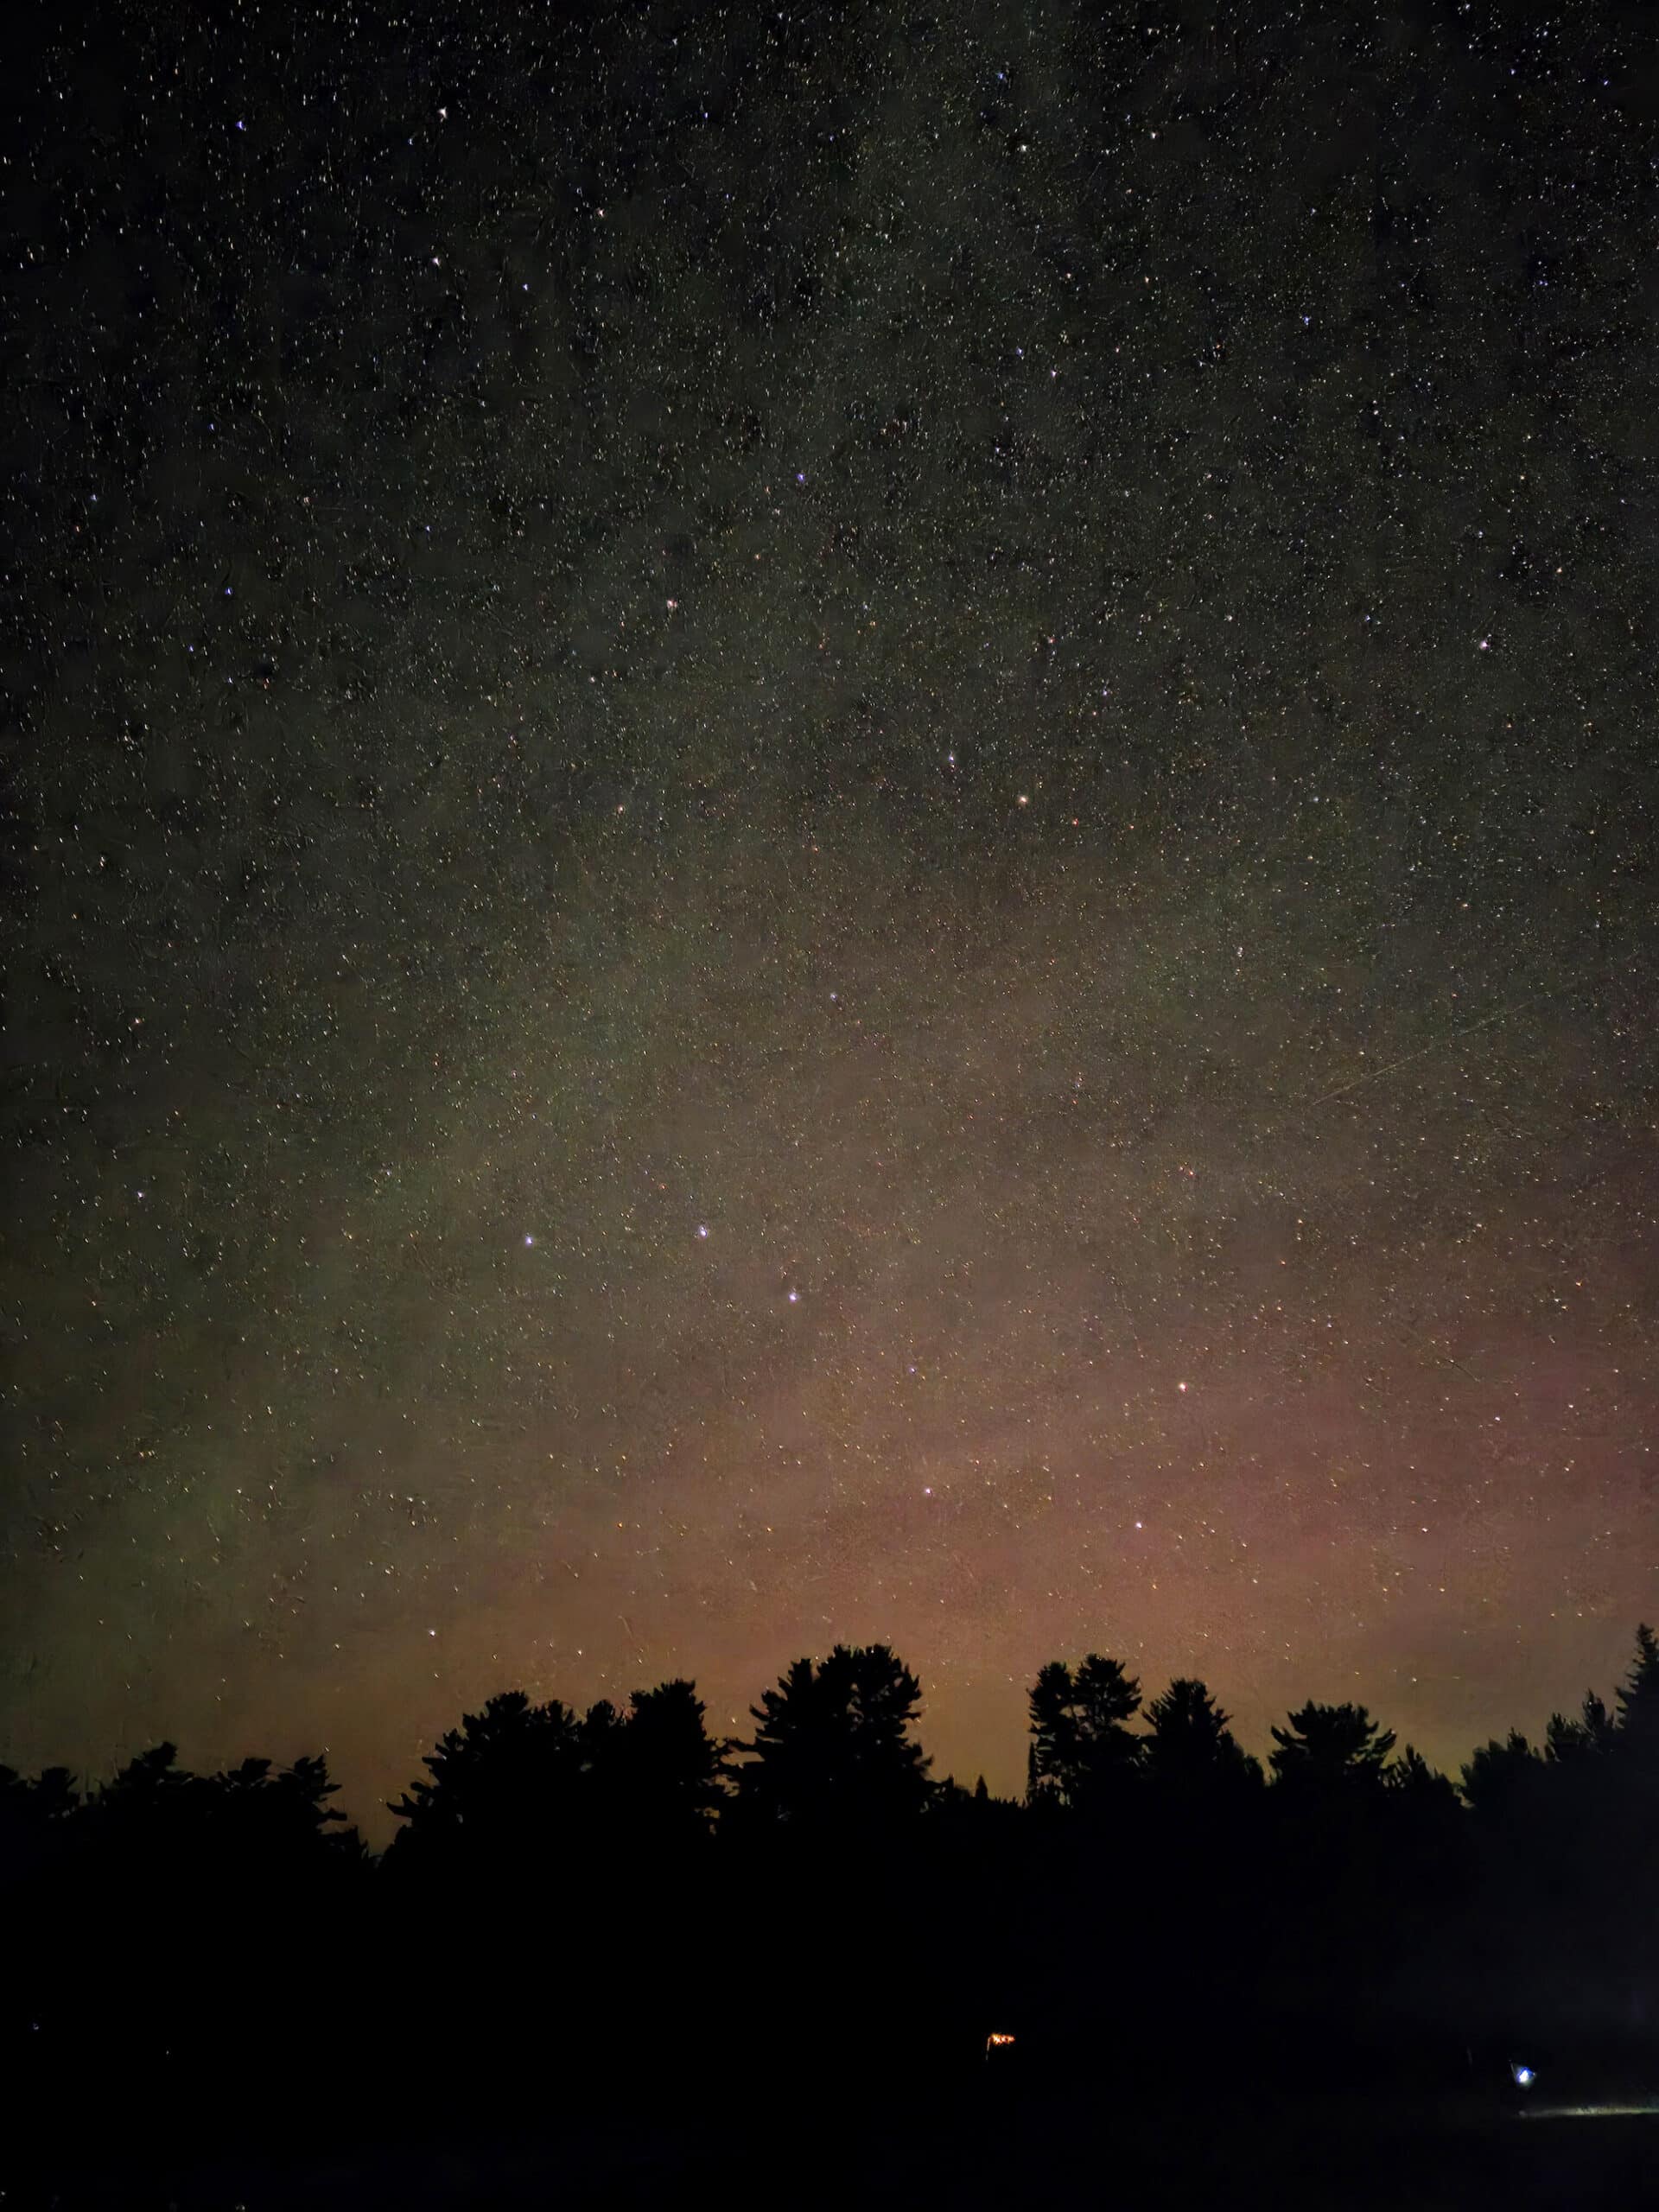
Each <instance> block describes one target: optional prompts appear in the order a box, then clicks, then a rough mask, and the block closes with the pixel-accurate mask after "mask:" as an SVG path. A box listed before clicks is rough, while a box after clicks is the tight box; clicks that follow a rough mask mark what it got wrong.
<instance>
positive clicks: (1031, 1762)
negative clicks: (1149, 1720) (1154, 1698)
mask: <svg viewBox="0 0 1659 2212" xmlns="http://www.w3.org/2000/svg"><path fill="white" fill-rule="evenodd" d="M1030 1705H1031V1748H1030V1751H1029V1754H1028V1758H1027V1777H1028V1779H1027V1795H1028V1796H1029V1797H1030V1798H1031V1799H1032V1801H1033V1802H1040V1801H1041V1800H1042V1798H1043V1797H1044V1796H1052V1797H1054V1798H1055V1799H1056V1800H1058V1802H1059V1803H1061V1804H1063V1805H1066V1806H1069V1807H1071V1808H1073V1809H1074V1810H1085V1809H1092V1808H1097V1807H1099V1806H1100V1805H1102V1804H1103V1803H1104V1802H1109V1800H1110V1799H1111V1797H1112V1796H1114V1794H1115V1793H1116V1791H1117V1790H1118V1789H1121V1787H1122V1783H1124V1781H1125V1780H1126V1779H1127V1777H1128V1776H1129V1775H1130V1774H1132V1773H1133V1772H1134V1771H1135V1767H1136V1766H1137V1765H1138V1764H1139V1762H1140V1758H1141V1738H1139V1737H1138V1736H1136V1735H1135V1733H1134V1732H1132V1731H1131V1729H1130V1728H1129V1726H1128V1722H1129V1721H1131V1720H1132V1719H1134V1718H1135V1714H1136V1713H1138V1712H1139V1711H1140V1709H1141V1685H1140V1683H1139V1682H1138V1681H1135V1678H1134V1676H1133V1675H1128V1674H1126V1673H1125V1671H1124V1669H1123V1664H1122V1661H1121V1660H1117V1659H1103V1658H1102V1657H1101V1656H1100V1655H1099V1654H1098V1653H1097V1652H1093V1651H1091V1652H1090V1654H1089V1656H1088V1657H1087V1658H1086V1659H1084V1661H1083V1662H1082V1663H1081V1664H1080V1665H1079V1666H1078V1667H1077V1669H1076V1671H1075V1673H1074V1672H1073V1670H1072V1669H1071V1668H1070V1667H1069V1666H1067V1665H1066V1664H1065V1662H1064V1661H1063V1660H1059V1659H1055V1660H1051V1661H1050V1662H1049V1663H1048V1664H1047V1665H1046V1667H1043V1668H1041V1669H1039V1671H1038V1675H1037V1680H1036V1681H1035V1682H1034V1683H1033V1685H1032V1690H1031V1699H1030Z"/></svg>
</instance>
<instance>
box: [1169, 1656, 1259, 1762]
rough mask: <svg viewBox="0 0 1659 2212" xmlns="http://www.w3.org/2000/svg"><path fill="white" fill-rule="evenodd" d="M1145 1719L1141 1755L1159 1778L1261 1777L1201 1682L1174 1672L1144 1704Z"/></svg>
mask: <svg viewBox="0 0 1659 2212" xmlns="http://www.w3.org/2000/svg"><path fill="white" fill-rule="evenodd" d="M1147 1724H1148V1727H1147V1735H1146V1738H1145V1739H1144V1744H1145V1748H1144V1751H1143V1752H1142V1755H1141V1756H1142V1758H1143V1759H1144V1761H1145V1764H1146V1767H1147V1772H1148V1774H1149V1775H1151V1776H1152V1777H1153V1778H1154V1780H1155V1781H1157V1782H1159V1783H1162V1784H1164V1785H1166V1786H1170V1787H1175V1788H1185V1789H1192V1788H1196V1787H1201V1786H1204V1785H1205V1784H1211V1783H1218V1782H1231V1783H1257V1782H1260V1781H1261V1779H1262V1769H1261V1766H1260V1764H1259V1763H1258V1762H1257V1761H1256V1760H1255V1759H1253V1758H1251V1757H1250V1755H1249V1752H1248V1751H1246V1750H1245V1749H1244V1748H1243V1745H1241V1744H1240V1743H1239V1741H1238V1739H1237V1738H1236V1736H1235V1735H1234V1734H1233V1732H1232V1730H1231V1728H1230V1726H1228V1715H1227V1714H1226V1713H1224V1712H1223V1711H1222V1709H1221V1707H1219V1706H1218V1705H1217V1703H1216V1700H1215V1699H1214V1698H1213V1697H1212V1696H1211V1694H1210V1691H1209V1689H1208V1688H1207V1687H1206V1686H1205V1684H1204V1683H1203V1682H1201V1681H1192V1680H1191V1679H1189V1678H1187V1677H1185V1676H1179V1677H1178V1678H1177V1679H1176V1680H1175V1681H1173V1682H1172V1683H1171V1684H1170V1686H1169V1688H1167V1689H1166V1691H1165V1692H1164V1693H1163V1694H1162V1696H1160V1697H1155V1698H1154V1699H1153V1700H1152V1702H1151V1704H1150V1705H1148V1706H1147Z"/></svg>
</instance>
